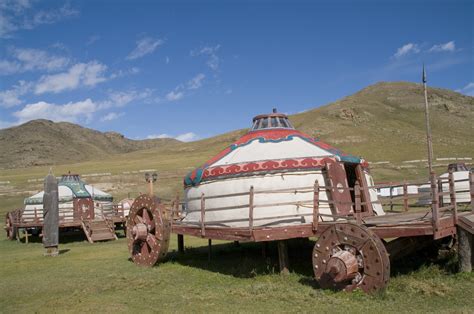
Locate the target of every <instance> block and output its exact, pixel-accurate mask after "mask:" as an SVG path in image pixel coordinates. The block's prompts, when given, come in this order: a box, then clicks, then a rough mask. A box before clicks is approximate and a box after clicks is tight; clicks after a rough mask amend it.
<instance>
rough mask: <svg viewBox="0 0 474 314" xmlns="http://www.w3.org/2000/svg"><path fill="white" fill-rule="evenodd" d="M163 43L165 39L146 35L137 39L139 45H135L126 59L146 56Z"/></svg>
mask: <svg viewBox="0 0 474 314" xmlns="http://www.w3.org/2000/svg"><path fill="white" fill-rule="evenodd" d="M163 43H164V41H163V40H161V39H154V38H151V37H145V38H142V39H140V40H137V42H136V44H137V46H136V47H135V49H133V50H132V52H130V54H129V55H128V56H127V58H126V59H127V60H134V59H138V58H141V57H143V56H146V55H147V54H150V53H152V52H154V51H155V50H156V48H158V47H159V46H161V45H162V44H163Z"/></svg>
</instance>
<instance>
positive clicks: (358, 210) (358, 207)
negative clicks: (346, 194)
mask: <svg viewBox="0 0 474 314" xmlns="http://www.w3.org/2000/svg"><path fill="white" fill-rule="evenodd" d="M354 196H355V212H356V213H355V215H356V222H357V223H358V224H361V223H362V217H361V204H360V185H359V182H356V183H355V185H354Z"/></svg>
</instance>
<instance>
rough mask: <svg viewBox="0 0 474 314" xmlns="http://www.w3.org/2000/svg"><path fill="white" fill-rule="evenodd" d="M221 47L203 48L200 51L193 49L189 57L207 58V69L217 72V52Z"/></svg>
mask: <svg viewBox="0 0 474 314" xmlns="http://www.w3.org/2000/svg"><path fill="white" fill-rule="evenodd" d="M220 47H221V45H216V46H213V47H212V46H204V47H202V48H200V49H195V50H191V53H190V54H191V56H193V57H195V56H201V55H204V56H207V57H208V58H207V61H206V64H207V66H208V67H210V68H211V70H213V71H217V70H219V65H220V61H221V60H220V58H219V56H218V55H217V51H218V50H219V49H220Z"/></svg>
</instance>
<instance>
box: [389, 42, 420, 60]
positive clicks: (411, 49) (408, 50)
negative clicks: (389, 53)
mask: <svg viewBox="0 0 474 314" xmlns="http://www.w3.org/2000/svg"><path fill="white" fill-rule="evenodd" d="M419 52H420V48H419V47H418V45H417V44H414V43H408V44H406V45H403V46H402V47H400V48H398V49H397V52H396V53H395V54H394V55H393V56H394V57H395V58H400V57H402V56H405V55H408V54H415V53H419Z"/></svg>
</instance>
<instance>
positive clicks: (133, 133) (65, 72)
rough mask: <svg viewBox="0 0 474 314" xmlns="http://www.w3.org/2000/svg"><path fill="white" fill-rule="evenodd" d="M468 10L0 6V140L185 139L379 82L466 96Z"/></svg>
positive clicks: (469, 86)
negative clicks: (72, 133) (59, 136)
mask: <svg viewBox="0 0 474 314" xmlns="http://www.w3.org/2000/svg"><path fill="white" fill-rule="evenodd" d="M473 3H474V2H473V1H359V2H356V1H331V2H329V1H327V2H323V1H311V2H310V1H275V2H270V1H240V2H237V1H165V2H160V1H83V2H79V1H68V2H60V1H34V0H16V1H10V0H0V128H5V127H9V126H13V125H17V124H19V123H23V122H26V121H28V120H31V119H37V118H46V119H50V120H55V121H71V122H74V123H79V124H81V125H83V126H86V127H90V128H94V129H98V130H101V131H117V132H120V133H123V134H125V135H126V136H127V137H129V138H134V139H135V138H136V139H139V138H140V139H141V138H152V137H166V136H168V137H177V138H178V139H181V140H185V141H189V140H196V139H199V138H205V137H209V136H213V135H217V134H220V133H223V132H227V131H231V130H234V129H238V128H245V127H249V125H250V122H251V118H252V117H253V116H254V115H256V114H259V113H264V112H269V111H270V110H271V109H272V108H273V107H277V108H278V110H279V111H281V112H286V113H296V112H300V111H304V110H308V109H311V108H314V107H318V106H321V105H324V104H327V103H329V102H331V101H334V100H337V99H339V98H342V97H344V96H347V95H350V94H352V93H354V92H356V91H358V90H360V89H361V88H364V87H365V86H367V85H369V84H373V83H376V82H378V81H400V80H403V81H412V82H419V81H420V71H421V64H422V62H425V63H426V66H427V72H428V84H429V85H431V86H436V87H443V88H448V89H452V90H457V91H459V92H461V93H464V94H467V95H474V75H473V72H474V60H473V59H474V58H473V55H474V54H473V53H474V51H473V50H474V39H473V29H474V25H473V23H474V22H473V21H474V4H473Z"/></svg>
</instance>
